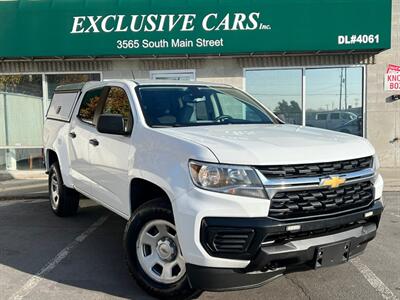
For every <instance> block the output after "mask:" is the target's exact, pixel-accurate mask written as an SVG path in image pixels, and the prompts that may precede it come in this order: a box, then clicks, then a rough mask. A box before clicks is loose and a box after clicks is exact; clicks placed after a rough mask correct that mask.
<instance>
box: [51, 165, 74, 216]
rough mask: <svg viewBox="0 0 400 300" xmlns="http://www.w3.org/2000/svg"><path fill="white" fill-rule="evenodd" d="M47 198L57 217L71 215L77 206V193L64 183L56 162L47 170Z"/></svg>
mask: <svg viewBox="0 0 400 300" xmlns="http://www.w3.org/2000/svg"><path fill="white" fill-rule="evenodd" d="M49 200H50V207H51V210H52V211H53V212H54V213H55V214H56V215H57V216H59V217H69V216H73V215H75V214H76V213H77V211H78V208H79V193H78V192H77V191H75V190H74V189H70V188H68V187H66V186H65V185H64V183H63V180H62V176H61V171H60V167H59V164H58V162H55V163H53V164H52V165H51V167H50V171H49Z"/></svg>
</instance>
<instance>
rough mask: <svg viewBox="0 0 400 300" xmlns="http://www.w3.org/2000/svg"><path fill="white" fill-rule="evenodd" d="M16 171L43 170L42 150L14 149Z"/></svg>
mask: <svg viewBox="0 0 400 300" xmlns="http://www.w3.org/2000/svg"><path fill="white" fill-rule="evenodd" d="M15 154H16V155H15V156H16V164H17V170H35V169H43V167H44V157H43V150H42V149H16V151H15Z"/></svg>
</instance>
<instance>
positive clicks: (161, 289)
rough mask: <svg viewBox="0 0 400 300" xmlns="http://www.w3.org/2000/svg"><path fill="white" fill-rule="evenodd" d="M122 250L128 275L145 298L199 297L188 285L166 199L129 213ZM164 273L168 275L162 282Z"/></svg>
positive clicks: (177, 298) (198, 292)
mask: <svg viewBox="0 0 400 300" xmlns="http://www.w3.org/2000/svg"><path fill="white" fill-rule="evenodd" d="M158 228H160V230H158ZM160 234H161V235H160ZM165 245H167V246H166V247H167V250H165V247H164V246H165ZM163 249H164V250H163ZM124 250H125V258H126V261H127V265H128V268H129V271H130V273H131V275H132V276H133V278H134V279H135V280H136V282H137V283H138V284H139V286H140V287H142V288H143V289H144V290H145V291H146V292H147V293H148V294H150V295H152V296H155V297H157V298H160V299H174V300H175V299H176V300H179V299H193V298H195V297H197V296H198V295H200V293H201V292H200V291H197V290H194V289H192V288H191V287H190V285H189V280H188V278H187V274H186V267H185V263H184V260H183V257H182V253H181V250H180V246H179V242H178V239H177V233H176V231H175V222H174V216H173V213H172V209H171V207H170V205H169V200H168V199H165V198H158V199H154V200H151V201H149V202H146V203H145V204H143V205H142V206H140V207H139V208H138V209H137V210H136V211H135V212H134V213H133V215H132V217H131V219H130V220H129V222H128V223H127V225H126V227H125V234H124ZM163 251H164V252H163ZM153 255H154V256H153ZM149 258H151V262H150V260H149ZM147 260H149V261H147ZM146 266H147V267H146ZM176 266H178V267H176ZM164 268H165V269H164ZM168 270H170V273H168V272H167V271H168ZM164 271H165V272H166V273H165V274H167V273H168V275H165V277H164V278H162V276H163V275H162V274H163V272H164ZM169 275H171V276H169Z"/></svg>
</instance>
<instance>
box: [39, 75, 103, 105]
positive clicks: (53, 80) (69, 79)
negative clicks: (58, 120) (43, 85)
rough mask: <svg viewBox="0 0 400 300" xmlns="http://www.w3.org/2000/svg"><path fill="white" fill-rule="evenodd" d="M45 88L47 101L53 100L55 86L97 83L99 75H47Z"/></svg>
mask: <svg viewBox="0 0 400 300" xmlns="http://www.w3.org/2000/svg"><path fill="white" fill-rule="evenodd" d="M46 78H47V87H48V96H49V99H52V98H53V95H54V90H55V89H56V87H57V86H59V85H63V84H70V83H80V82H87V81H99V80H100V74H98V73H93V74H54V75H47V76H46Z"/></svg>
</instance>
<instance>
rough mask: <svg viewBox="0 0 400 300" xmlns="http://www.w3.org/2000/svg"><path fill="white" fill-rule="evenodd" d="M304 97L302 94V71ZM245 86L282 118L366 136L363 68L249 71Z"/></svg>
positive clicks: (287, 120) (286, 120) (292, 121)
mask: <svg viewBox="0 0 400 300" xmlns="http://www.w3.org/2000/svg"><path fill="white" fill-rule="evenodd" d="M303 70H304V76H305V98H304V99H303V97H302V74H303ZM246 89H247V91H248V92H249V93H250V94H252V95H253V96H254V97H256V98H257V99H259V100H260V101H261V102H262V103H263V104H264V105H265V106H267V107H268V108H269V109H270V110H272V111H273V112H274V113H275V114H276V115H278V116H279V117H280V118H281V119H282V120H284V121H285V122H286V123H289V124H299V125H301V124H303V119H302V116H303V114H302V106H303V103H304V105H305V110H306V119H305V124H304V125H307V126H312V127H319V128H324V129H329V130H335V131H340V132H343V133H349V134H355V135H359V136H362V135H363V68H362V67H341V68H330V67H328V68H305V69H301V68H298V69H282V70H247V71H246Z"/></svg>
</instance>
